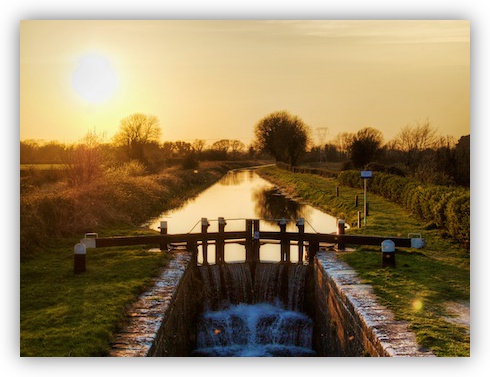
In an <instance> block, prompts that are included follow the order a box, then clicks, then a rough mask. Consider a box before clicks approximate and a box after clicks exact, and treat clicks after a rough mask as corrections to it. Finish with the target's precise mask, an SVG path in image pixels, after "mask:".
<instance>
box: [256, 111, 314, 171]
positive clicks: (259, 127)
mask: <svg viewBox="0 0 490 377" xmlns="http://www.w3.org/2000/svg"><path fill="white" fill-rule="evenodd" d="M309 142H310V129H309V127H308V126H307V125H306V124H305V123H304V122H303V120H302V119H300V118H299V117H297V116H295V115H291V114H289V113H288V112H286V111H277V112H274V113H271V114H269V115H267V116H266V117H264V118H262V119H261V120H260V121H259V122H258V123H257V124H256V126H255V145H256V147H257V148H258V149H259V150H261V151H263V152H268V153H270V154H271V155H272V156H273V157H274V158H275V159H276V161H281V162H285V163H288V164H291V165H296V164H297V162H298V159H299V157H300V156H301V155H302V154H303V153H305V152H306V148H307V146H308V144H309Z"/></svg>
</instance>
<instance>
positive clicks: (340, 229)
mask: <svg viewBox="0 0 490 377" xmlns="http://www.w3.org/2000/svg"><path fill="white" fill-rule="evenodd" d="M337 234H338V235H342V234H345V220H342V219H339V221H337ZM337 249H338V250H345V243H343V242H340V243H338V244H337Z"/></svg>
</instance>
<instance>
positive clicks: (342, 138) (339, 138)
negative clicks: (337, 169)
mask: <svg viewBox="0 0 490 377" xmlns="http://www.w3.org/2000/svg"><path fill="white" fill-rule="evenodd" d="M354 136H355V134H354V133H350V132H341V133H339V134H337V135H336V136H335V138H334V140H333V141H332V144H333V145H334V146H335V147H336V148H337V151H338V154H339V155H338V158H339V160H344V159H346V158H347V157H348V154H349V149H350V146H351V144H352V142H353V141H354Z"/></svg>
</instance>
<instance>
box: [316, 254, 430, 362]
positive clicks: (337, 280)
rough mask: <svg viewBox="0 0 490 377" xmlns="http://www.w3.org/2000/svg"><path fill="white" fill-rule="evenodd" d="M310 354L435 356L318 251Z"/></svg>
mask: <svg viewBox="0 0 490 377" xmlns="http://www.w3.org/2000/svg"><path fill="white" fill-rule="evenodd" d="M313 278H314V291H315V294H314V298H313V306H314V307H313V317H314V322H315V330H314V337H313V339H314V349H315V351H316V352H317V353H318V355H319V356H351V357H353V356H354V357H355V356H434V355H433V354H432V353H431V352H427V351H425V350H423V349H421V348H420V347H419V345H418V344H417V342H416V340H415V334H414V333H413V332H411V331H409V330H408V324H407V323H406V322H401V321H395V320H394V316H393V313H391V311H389V310H388V309H387V308H386V307H383V306H381V305H380V304H378V302H377V300H376V296H375V295H374V293H373V291H372V288H371V287H370V286H369V285H364V284H362V282H361V279H360V278H359V277H358V276H357V274H356V272H355V271H354V270H352V269H351V268H350V267H349V266H348V265H347V264H345V263H343V262H342V261H339V260H338V259H337V258H336V256H335V252H320V253H318V254H317V255H316V258H315V261H314V265H313Z"/></svg>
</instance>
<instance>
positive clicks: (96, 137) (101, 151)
mask: <svg viewBox="0 0 490 377" xmlns="http://www.w3.org/2000/svg"><path fill="white" fill-rule="evenodd" d="M104 140H105V135H103V134H97V133H96V132H95V131H89V132H87V134H86V135H85V136H84V137H83V139H82V140H80V142H79V143H78V144H76V145H75V146H74V148H73V149H72V150H71V156H70V161H69V163H68V164H66V167H65V171H66V173H67V177H68V182H69V183H70V184H71V185H73V186H81V185H85V184H89V183H91V182H93V181H94V180H96V179H97V178H100V177H102V176H103V175H104V174H105V171H106V163H107V161H108V160H109V159H108V155H107V149H105V148H104Z"/></svg>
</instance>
